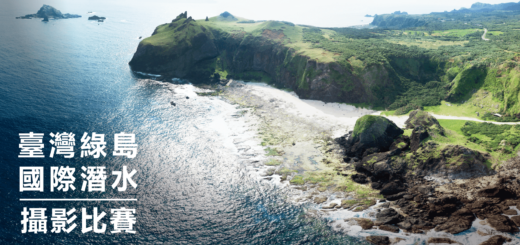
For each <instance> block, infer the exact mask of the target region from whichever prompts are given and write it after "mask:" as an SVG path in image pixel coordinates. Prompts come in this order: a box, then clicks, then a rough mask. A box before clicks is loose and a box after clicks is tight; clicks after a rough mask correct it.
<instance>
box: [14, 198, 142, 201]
mask: <svg viewBox="0 0 520 245" xmlns="http://www.w3.org/2000/svg"><path fill="white" fill-rule="evenodd" d="M20 201H116V202H117V201H137V199H136V198H130V199H123V198H115V199H103V198H92V199H90V198H20Z"/></svg>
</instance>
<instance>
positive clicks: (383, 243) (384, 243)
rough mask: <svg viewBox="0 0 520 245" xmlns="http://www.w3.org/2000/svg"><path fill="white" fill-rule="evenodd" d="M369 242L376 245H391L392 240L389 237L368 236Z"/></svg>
mask: <svg viewBox="0 0 520 245" xmlns="http://www.w3.org/2000/svg"><path fill="white" fill-rule="evenodd" d="M367 241H368V242H370V243H372V244H375V245H390V238H388V237H387V236H367Z"/></svg>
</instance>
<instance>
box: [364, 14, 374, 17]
mask: <svg viewBox="0 0 520 245" xmlns="http://www.w3.org/2000/svg"><path fill="white" fill-rule="evenodd" d="M365 17H374V16H372V15H369V14H366V15H365Z"/></svg>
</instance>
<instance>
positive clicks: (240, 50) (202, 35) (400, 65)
mask: <svg viewBox="0 0 520 245" xmlns="http://www.w3.org/2000/svg"><path fill="white" fill-rule="evenodd" d="M211 19H212V21H213V20H215V19H216V20H218V21H221V23H224V24H221V26H224V27H222V28H220V27H219V25H210V24H212V23H214V22H212V21H210V22H209V24H208V22H207V21H196V20H193V19H192V18H191V17H188V15H187V13H182V14H181V15H179V16H177V18H175V19H174V20H173V21H172V22H171V23H167V24H163V25H160V26H158V27H157V28H156V29H155V31H154V32H153V34H152V36H150V37H148V38H145V39H143V40H142V41H141V43H140V44H139V46H138V48H137V51H136V52H135V54H134V56H133V58H132V60H131V61H130V63H129V64H130V66H131V68H132V69H133V70H135V71H141V72H146V73H155V74H162V75H164V77H166V78H174V77H176V78H187V79H189V80H190V81H191V82H194V83H201V82H205V83H207V82H210V81H215V80H218V79H219V78H220V79H226V78H227V79H229V78H234V79H243V80H264V81H266V80H267V81H269V82H270V83H272V84H275V85H277V86H279V87H285V88H290V89H292V90H294V91H295V92H296V93H297V94H298V95H299V96H300V97H301V98H305V99H317V100H322V101H326V102H346V103H366V104H372V105H375V106H379V107H383V106H385V105H386V106H387V105H389V104H391V103H392V102H393V101H394V100H395V98H396V96H397V95H398V94H399V93H400V92H402V89H403V88H402V83H401V77H404V78H406V77H412V78H414V79H419V80H428V79H433V80H435V79H436V78H438V77H436V76H438V75H437V73H436V71H433V72H430V73H428V69H425V68H424V67H422V66H425V67H429V66H433V67H437V66H440V65H442V64H440V65H439V64H438V62H433V63H435V64H433V65H432V64H430V63H432V61H430V60H429V59H428V58H422V57H419V58H416V59H415V60H410V59H407V58H406V57H392V58H390V59H388V60H389V61H388V62H383V63H381V64H375V65H369V66H365V67H362V68H358V67H355V65H352V64H351V61H349V60H346V61H341V62H340V61H333V62H331V61H328V62H324V61H319V60H317V59H314V58H310V57H308V56H306V55H304V54H302V53H301V52H298V50H297V49H295V48H292V47H290V46H289V45H287V44H288V43H291V42H292V40H291V39H289V38H288V37H287V36H286V35H285V33H284V31H283V30H287V29H284V28H294V24H292V23H290V24H291V25H289V24H287V23H285V22H274V21H269V22H265V25H275V24H276V25H279V26H281V27H280V28H279V29H269V28H262V29H259V30H256V31H253V32H246V31H229V30H228V29H226V26H225V24H226V23H229V22H232V21H237V19H236V18H235V17H233V16H232V15H230V16H227V17H224V16H218V17H213V18H211ZM407 64H413V67H412V68H410V69H406V67H405V66H407ZM217 74H218V75H217Z"/></svg>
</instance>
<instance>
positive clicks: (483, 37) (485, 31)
mask: <svg viewBox="0 0 520 245" xmlns="http://www.w3.org/2000/svg"><path fill="white" fill-rule="evenodd" d="M486 33H487V29H486V28H484V34H483V35H482V40H484V41H489V39H487V38H486Z"/></svg>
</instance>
